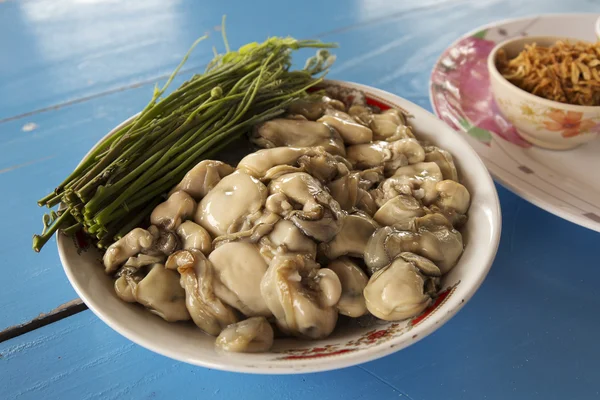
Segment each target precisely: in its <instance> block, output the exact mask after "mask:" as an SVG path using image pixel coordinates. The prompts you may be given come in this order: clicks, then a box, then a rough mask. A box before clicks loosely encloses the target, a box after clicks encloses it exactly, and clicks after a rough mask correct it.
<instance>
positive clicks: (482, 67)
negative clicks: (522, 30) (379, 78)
mask: <svg viewBox="0 0 600 400" xmlns="http://www.w3.org/2000/svg"><path fill="white" fill-rule="evenodd" d="M486 35H487V30H483V31H480V32H478V33H476V34H475V35H473V36H470V37H467V38H465V39H462V40H460V41H459V42H457V43H456V44H455V45H453V46H452V47H450V48H448V49H447V50H446V51H445V52H444V54H443V55H442V57H441V58H440V61H439V62H438V64H437V65H436V66H435V68H434V70H433V73H432V75H431V96H432V100H433V104H434V108H435V110H436V113H437V114H438V115H439V116H440V117H441V118H442V120H444V121H445V122H446V123H448V124H450V125H451V126H453V127H454V128H455V129H460V130H464V131H465V132H467V133H468V134H469V135H470V136H472V137H474V138H476V139H477V140H478V141H480V142H481V143H484V144H486V145H489V144H490V143H491V141H492V135H495V136H497V137H500V138H502V139H504V140H506V141H508V142H510V143H513V144H516V145H518V146H520V147H525V148H526V147H531V144H529V143H528V142H527V141H525V140H524V139H523V138H522V137H521V136H520V135H519V134H518V133H517V130H516V129H515V128H514V126H513V125H512V124H511V123H510V122H509V121H508V120H506V119H505V118H504V117H503V116H502V115H501V114H500V111H499V109H498V106H497V104H496V103H495V102H494V99H493V97H492V92H491V90H490V77H489V74H488V70H487V57H488V55H489V54H490V52H491V51H492V49H493V48H494V47H495V46H496V42H494V41H492V40H487V39H486Z"/></svg>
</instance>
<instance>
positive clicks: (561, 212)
mask: <svg viewBox="0 0 600 400" xmlns="http://www.w3.org/2000/svg"><path fill="white" fill-rule="evenodd" d="M561 16H568V17H590V16H597V17H600V13H592V12H589V13H547V14H531V15H528V16H523V17H515V18H506V19H502V20H499V21H495V22H490V23H487V24H484V25H481V26H478V27H477V28H475V29H471V30H470V31H468V32H465V33H464V34H462V35H461V36H459V37H458V38H456V39H455V40H454V41H453V42H452V43H451V44H449V45H448V46H446V47H445V48H444V49H443V50H442V53H441V54H440V55H439V56H438V57H437V58H436V60H435V63H434V64H433V67H432V68H431V71H430V73H429V84H428V93H429V104H430V106H431V109H432V111H433V113H434V115H435V116H436V117H438V118H441V116H440V115H439V113H438V110H437V108H436V106H435V102H434V101H433V79H432V77H433V74H434V73H435V71H436V70H437V67H438V65H439V63H440V62H441V60H442V58H443V56H444V53H445V52H446V50H448V49H449V48H452V47H455V46H456V45H457V44H458V43H459V42H460V41H461V40H464V39H465V38H468V37H470V36H473V35H475V34H476V33H478V32H481V31H483V30H486V29H490V28H493V27H498V26H502V25H506V24H510V23H515V22H525V21H530V20H532V19H536V18H538V19H539V18H546V17H554V18H556V17H561ZM592 29H593V27H592ZM447 125H448V124H447ZM450 128H451V129H453V130H454V131H456V132H457V133H458V134H459V135H460V136H461V137H463V138H464V135H465V134H466V133H465V132H464V131H462V130H457V129H454V128H452V127H450ZM494 139H495V138H494ZM471 147H472V148H473V150H475V152H476V153H477V155H478V156H479V158H480V159H481V160H482V161H483V162H484V164H485V167H486V168H487V169H488V171H489V172H490V174H491V175H492V176H493V177H494V179H495V180H497V181H498V182H499V183H500V184H501V185H502V186H503V187H505V188H506V189H508V190H510V191H511V192H512V193H514V194H516V195H517V196H518V197H520V198H522V199H524V200H526V201H528V202H530V203H531V204H533V205H535V206H537V207H539V208H541V209H542V210H544V211H546V212H548V213H550V214H553V215H555V216H557V217H559V218H561V219H564V220H566V221H569V222H571V223H574V224H576V225H579V226H582V227H584V228H586V229H589V230H591V231H595V232H600V222H596V221H594V220H592V219H590V218H587V217H585V216H583V215H582V214H576V213H573V212H570V211H568V210H565V209H563V208H561V207H560V206H559V205H557V204H554V203H552V202H549V201H548V200H546V198H544V196H541V195H539V194H536V193H537V192H538V191H539V189H534V193H531V191H528V190H527V188H526V186H527V185H518V184H515V183H513V182H511V179H510V178H511V177H512V175H511V174H509V173H504V172H499V170H498V169H497V168H496V167H495V166H493V165H491V166H490V165H488V163H490V162H489V160H488V159H487V157H485V156H484V155H482V154H480V153H479V152H478V151H477V149H476V147H474V146H471ZM486 161H487V163H486Z"/></svg>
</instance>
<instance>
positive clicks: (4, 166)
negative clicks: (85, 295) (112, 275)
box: [0, 78, 182, 331]
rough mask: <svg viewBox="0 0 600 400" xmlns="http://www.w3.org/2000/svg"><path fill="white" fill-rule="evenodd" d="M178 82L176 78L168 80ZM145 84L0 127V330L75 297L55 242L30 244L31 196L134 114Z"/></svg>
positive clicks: (37, 227) (147, 90) (145, 96)
mask: <svg viewBox="0 0 600 400" xmlns="http://www.w3.org/2000/svg"><path fill="white" fill-rule="evenodd" d="M180 83H182V79H181V78H179V79H177V80H176V81H175V82H174V84H175V85H178V84H180ZM151 90H152V88H151V87H143V88H138V89H133V90H129V91H125V92H121V93H117V94H114V95H111V96H107V97H105V98H97V99H94V100H91V101H89V102H85V103H80V104H75V105H72V106H69V107H64V108H62V109H60V110H56V111H54V112H50V113H44V114H39V115H34V116H30V117H28V118H27V119H25V120H22V121H21V120H16V121H10V122H6V123H3V124H0V188H2V189H1V191H2V194H3V195H2V196H0V220H1V221H2V224H3V226H4V229H1V230H0V257H1V258H2V262H0V273H1V274H2V278H1V281H2V282H3V283H4V284H3V290H2V291H1V292H0V310H1V311H0V331H2V330H4V329H6V328H7V327H10V326H13V325H17V324H21V323H24V322H27V321H29V320H30V319H32V318H35V317H37V316H38V315H39V314H40V313H48V312H50V311H52V310H53V309H55V308H57V307H59V306H60V305H61V304H63V303H65V302H68V301H70V300H72V299H74V298H76V297H77V296H76V294H75V292H74V291H73V289H72V288H71V286H70V284H69V282H68V281H67V279H66V276H65V275H64V273H63V271H62V267H61V264H60V260H59V258H58V253H57V250H56V244H55V240H54V239H52V240H51V241H50V242H49V243H48V244H47V245H46V247H44V249H43V250H42V252H41V253H34V252H33V251H32V249H31V237H32V235H33V233H36V232H37V233H39V232H40V231H41V228H42V214H43V213H44V212H45V211H47V210H46V209H44V208H39V207H37V206H36V201H37V199H39V198H41V197H43V196H45V195H46V194H47V193H49V192H51V191H52V190H53V189H54V187H55V186H56V185H58V184H59V183H60V182H61V181H62V179H64V177H66V176H67V175H68V174H69V173H70V171H72V170H73V168H74V167H75V166H76V165H77V163H78V162H79V160H80V159H81V158H82V157H83V155H84V154H85V153H86V152H87V151H88V150H89V149H90V147H91V146H93V144H94V143H96V142H97V141H98V140H100V138H102V137H103V136H104V135H105V134H106V133H107V132H108V131H110V130H111V129H112V128H113V127H114V126H116V125H118V124H119V123H120V122H121V121H123V120H124V119H126V118H127V117H129V116H131V115H132V114H134V113H136V112H137V111H139V110H140V109H141V108H143V107H144V105H145V104H146V103H147V101H148V100H149V98H150V96H151Z"/></svg>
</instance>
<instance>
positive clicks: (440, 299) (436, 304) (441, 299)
mask: <svg viewBox="0 0 600 400" xmlns="http://www.w3.org/2000/svg"><path fill="white" fill-rule="evenodd" d="M454 289H456V286H452V287H449V288H448V289H446V290H444V291H442V292H440V293H438V295H437V297H436V298H435V300H434V301H433V303H432V304H431V305H430V306H429V307H427V308H426V309H425V311H423V312H422V313H421V315H419V316H417V317H415V318H413V319H412V320H411V321H410V325H411V326H417V325H419V324H420V323H421V322H423V321H425V320H426V319H427V318H429V317H430V316H431V315H432V314H433V313H434V312H435V311H436V310H437V309H438V308H440V307H441V306H442V304H444V303H445V302H446V300H448V297H450V294H451V293H452V292H453V291H454Z"/></svg>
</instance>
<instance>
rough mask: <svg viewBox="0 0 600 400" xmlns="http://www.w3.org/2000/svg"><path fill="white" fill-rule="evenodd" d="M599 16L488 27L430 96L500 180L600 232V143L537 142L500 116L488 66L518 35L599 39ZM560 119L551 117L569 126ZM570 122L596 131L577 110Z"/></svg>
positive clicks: (466, 40)
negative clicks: (568, 146) (563, 145)
mask: <svg viewBox="0 0 600 400" xmlns="http://www.w3.org/2000/svg"><path fill="white" fill-rule="evenodd" d="M597 19H598V14H552V15H543V16H537V17H529V18H522V19H516V20H507V21H501V22H498V23H494V24H491V25H487V26H484V27H481V28H479V29H477V30H475V31H473V32H471V33H469V34H467V35H465V36H463V37H461V38H460V39H459V40H458V41H456V42H455V43H454V44H452V45H451V46H450V47H449V48H448V49H446V51H444V53H443V54H442V56H441V57H440V59H439V60H438V61H437V63H436V65H435V67H434V69H433V72H432V74H431V81H430V96H431V103H432V107H433V110H434V112H435V113H436V114H437V115H438V117H440V118H441V119H442V120H443V121H445V122H446V123H447V124H449V125H450V126H452V127H453V128H454V129H456V130H457V131H459V132H462V133H463V135H464V136H465V137H466V138H467V140H468V141H469V143H470V144H471V146H473V148H474V149H475V151H477V153H478V154H479V156H480V157H481V158H482V159H483V161H484V163H485V164H486V166H487V168H488V170H489V171H490V172H491V174H492V175H493V176H494V177H495V178H496V179H497V180H498V181H499V182H501V183H502V184H503V185H504V186H506V187H508V188H510V189H511V190H513V191H514V192H515V193H517V194H518V195H520V196H521V197H523V198H524V199H526V200H528V201H530V202H532V203H533V204H536V205H537V206H539V207H541V208H543V209H545V210H546V211H549V212H551V213H553V214H556V215H558V216H560V217H562V218H565V219H567V220H569V221H571V222H574V223H576V224H579V225H582V226H585V227H587V228H589V229H593V230H596V231H598V232H600V174H598V173H597V171H600V156H599V154H600V141H599V140H596V141H593V142H590V143H589V144H586V145H584V146H581V147H579V148H577V149H574V150H570V151H565V152H557V151H552V150H545V149H541V148H538V147H535V146H531V145H530V144H529V143H528V142H526V141H525V140H523V139H522V138H521V137H520V136H519V134H518V133H517V131H516V129H515V128H514V127H513V126H512V125H511V124H510V122H508V121H507V120H506V119H504V118H503V117H502V115H501V114H500V112H499V110H498V107H497V105H496V104H495V102H494V100H493V98H492V93H491V91H490V82H489V76H488V72H487V66H486V63H487V56H488V54H489V53H490V52H491V50H492V49H493V48H494V46H495V45H496V44H497V43H499V42H502V41H504V40H507V39H510V38H514V37H517V36H543V35H552V36H566V37H573V38H580V39H582V40H588V41H595V40H596V37H595V31H594V26H595V22H596V20H597ZM558 117H561V116H557V118H558ZM565 118H566V117H565ZM565 118H562V119H565ZM559 119H560V118H558V119H557V120H556V121H551V122H555V124H554V125H561V121H562V120H561V121H559ZM568 119H569V120H568V121H567V122H569V124H567V125H568V127H569V129H570V131H569V132H568V133H569V134H577V133H579V132H580V131H583V130H586V129H588V128H589V127H587V126H583V125H584V124H583V122H585V121H583V122H582V121H579V120H577V116H576V115H569V116H568ZM580 119H581V118H580ZM562 122H565V121H562ZM554 125H553V126H554ZM563 125H565V123H563V124H562V125H561V126H560V127H557V129H560V128H562V127H563ZM580 125H581V126H580ZM574 127H576V128H577V129H576V130H577V132H575V129H574ZM594 128H595V127H594ZM586 132H587V130H586ZM586 171H587V173H586Z"/></svg>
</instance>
